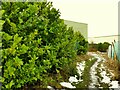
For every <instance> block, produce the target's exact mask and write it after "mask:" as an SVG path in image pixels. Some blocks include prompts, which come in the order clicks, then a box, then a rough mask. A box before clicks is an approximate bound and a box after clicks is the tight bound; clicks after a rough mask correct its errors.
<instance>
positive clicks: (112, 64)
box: [102, 53, 120, 80]
mask: <svg viewBox="0 0 120 90" xmlns="http://www.w3.org/2000/svg"><path fill="white" fill-rule="evenodd" d="M102 56H103V57H104V58H105V59H106V61H105V63H104V64H105V66H106V67H107V68H108V69H109V70H110V72H112V73H113V79H114V80H115V79H117V80H119V78H120V62H119V61H118V60H112V59H111V58H109V57H108V56H107V53H104V54H102Z"/></svg>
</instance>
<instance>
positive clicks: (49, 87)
mask: <svg viewBox="0 0 120 90" xmlns="http://www.w3.org/2000/svg"><path fill="white" fill-rule="evenodd" d="M47 88H48V89H50V90H55V89H54V88H53V87H51V86H47Z"/></svg>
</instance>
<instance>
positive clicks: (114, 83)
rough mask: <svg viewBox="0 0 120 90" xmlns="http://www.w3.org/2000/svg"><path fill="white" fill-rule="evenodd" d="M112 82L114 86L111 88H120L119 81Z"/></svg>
mask: <svg viewBox="0 0 120 90" xmlns="http://www.w3.org/2000/svg"><path fill="white" fill-rule="evenodd" d="M110 84H111V85H112V86H111V87H109V88H118V86H119V84H118V81H112V82H111V83H110Z"/></svg>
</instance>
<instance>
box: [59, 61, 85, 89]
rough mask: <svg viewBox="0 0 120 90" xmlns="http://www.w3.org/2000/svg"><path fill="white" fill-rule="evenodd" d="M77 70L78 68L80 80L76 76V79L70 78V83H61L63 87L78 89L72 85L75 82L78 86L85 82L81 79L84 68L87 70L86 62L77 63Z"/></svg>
mask: <svg viewBox="0 0 120 90" xmlns="http://www.w3.org/2000/svg"><path fill="white" fill-rule="evenodd" d="M76 68H77V72H78V74H79V77H80V78H79V80H78V79H77V75H75V77H74V76H70V78H69V82H61V83H60V84H61V85H62V86H63V87H67V88H76V87H75V86H72V84H71V83H73V82H75V83H76V84H77V83H78V82H81V81H83V80H82V78H81V76H82V73H83V71H84V68H85V61H82V62H80V63H77V66H76Z"/></svg>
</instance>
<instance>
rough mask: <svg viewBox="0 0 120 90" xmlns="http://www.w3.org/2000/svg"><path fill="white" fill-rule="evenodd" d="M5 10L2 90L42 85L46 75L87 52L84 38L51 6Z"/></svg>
mask: <svg viewBox="0 0 120 90" xmlns="http://www.w3.org/2000/svg"><path fill="white" fill-rule="evenodd" d="M2 9H3V10H5V12H4V13H3V15H2V20H4V21H5V22H4V24H3V28H2V66H3V67H2V88H3V89H5V88H11V89H14V88H21V87H22V86H24V85H25V84H30V83H33V82H35V81H37V80H40V81H43V79H44V77H43V75H44V74H47V73H57V70H60V69H61V68H63V67H64V66H65V65H66V64H68V63H70V62H71V61H73V60H74V58H75V57H76V55H77V52H78V51H79V54H80V53H81V52H82V53H84V52H86V50H87V49H86V48H87V47H86V44H87V42H86V41H85V40H84V38H83V37H82V35H81V34H80V33H79V32H78V35H77V34H75V33H74V31H73V29H72V28H69V29H67V26H66V25H65V24H64V20H62V19H60V12H59V10H56V9H55V8H53V6H52V3H51V2H3V3H2ZM76 42H79V48H77V49H75V47H76Z"/></svg>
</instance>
